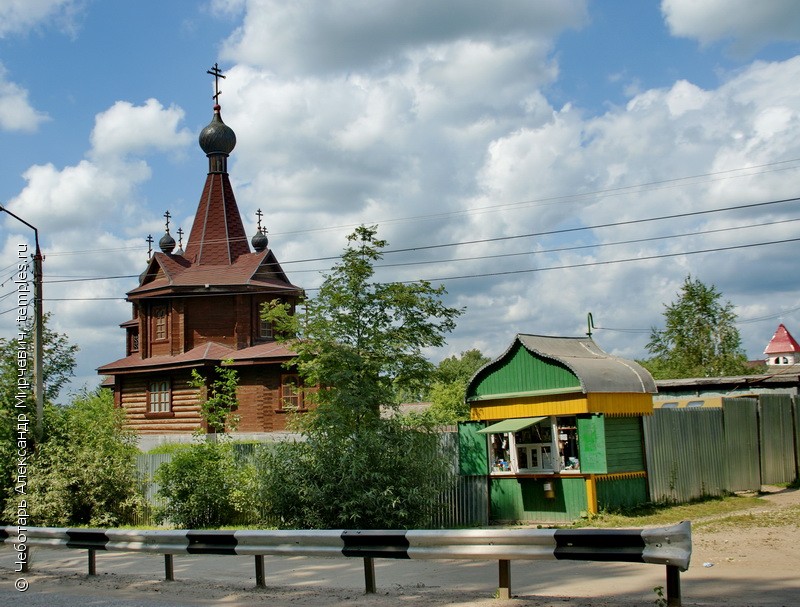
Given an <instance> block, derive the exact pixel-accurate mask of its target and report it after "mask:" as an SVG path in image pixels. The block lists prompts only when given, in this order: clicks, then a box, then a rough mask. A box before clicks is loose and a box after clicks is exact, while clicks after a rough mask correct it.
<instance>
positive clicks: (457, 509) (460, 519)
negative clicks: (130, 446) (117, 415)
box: [132, 432, 489, 529]
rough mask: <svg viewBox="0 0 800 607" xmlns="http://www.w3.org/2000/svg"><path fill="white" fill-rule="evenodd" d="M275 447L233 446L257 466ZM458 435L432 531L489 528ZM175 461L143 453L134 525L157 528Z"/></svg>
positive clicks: (451, 437)
mask: <svg viewBox="0 0 800 607" xmlns="http://www.w3.org/2000/svg"><path fill="white" fill-rule="evenodd" d="M273 444H274V443H269V442H265V443H233V447H234V450H235V453H236V458H237V460H240V461H242V462H251V463H254V462H256V460H257V459H258V457H257V455H258V452H259V450H261V449H269V448H271V446H272V445H273ZM457 444H458V434H457V433H455V432H442V433H441V434H440V448H441V454H440V456H441V457H442V458H445V460H446V461H447V462H448V464H449V465H448V466H447V470H445V471H444V472H443V473H444V474H447V475H448V476H449V477H450V480H451V484H450V487H449V488H448V489H447V490H446V491H444V492H443V493H442V494H441V495H440V498H439V500H438V503H436V504H431V513H430V517H431V518H430V525H429V527H430V528H431V529H453V528H459V527H481V526H486V525H488V524H489V511H488V504H489V492H488V491H489V490H488V484H487V480H486V476H459V474H458V449H457ZM169 461H172V454H171V453H143V454H140V455H138V456H137V467H138V471H139V478H140V482H141V483H142V486H141V491H142V494H143V495H144V498H145V507H144V508H142V509H141V510H140V512H139V513H138V514H137V515H136V518H135V520H134V521H132V524H133V525H135V526H151V525H154V524H156V520H155V515H156V512H157V510H158V508H159V507H162V506H164V505H165V503H164V500H163V499H162V498H161V497H160V496H159V495H158V489H159V486H158V482H157V481H156V479H155V473H156V470H158V468H159V466H161V464H163V463H165V462H169ZM259 522H260V523H261V524H263V525H265V526H267V527H277V526H278V521H277V520H270V518H269V516H268V515H267V513H266V511H262V512H260V513H259Z"/></svg>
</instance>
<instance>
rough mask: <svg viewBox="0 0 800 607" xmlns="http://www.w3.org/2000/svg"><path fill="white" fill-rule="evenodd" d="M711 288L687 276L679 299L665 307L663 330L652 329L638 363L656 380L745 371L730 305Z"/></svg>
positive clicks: (745, 366) (733, 313)
mask: <svg viewBox="0 0 800 607" xmlns="http://www.w3.org/2000/svg"><path fill="white" fill-rule="evenodd" d="M721 298H722V295H721V293H719V291H717V290H716V288H715V287H714V286H713V285H712V286H707V285H705V284H703V283H702V282H700V281H699V280H697V279H692V277H691V276H687V277H686V279H685V280H684V282H683V286H682V287H681V291H680V294H679V296H678V299H677V300H676V301H675V302H673V303H671V304H669V305H666V306H665V308H666V309H665V311H664V321H665V327H664V329H663V330H658V329H656V328H655V327H653V328H652V330H651V333H650V341H649V342H648V344H647V350H648V352H650V354H652V355H653V356H652V358H650V359H648V360H645V361H642V364H643V365H644V366H645V367H646V368H647V369H648V370H649V371H650V372H651V373H652V374H653V376H654V377H655V378H656V379H678V378H683V377H715V376H722V375H740V374H744V373H748V372H749V370H748V368H747V365H746V363H747V357H746V356H745V354H744V351H743V350H742V344H741V337H740V336H739V330H738V329H737V328H736V324H735V323H736V313H735V312H734V311H733V304H732V303H730V302H723V301H721Z"/></svg>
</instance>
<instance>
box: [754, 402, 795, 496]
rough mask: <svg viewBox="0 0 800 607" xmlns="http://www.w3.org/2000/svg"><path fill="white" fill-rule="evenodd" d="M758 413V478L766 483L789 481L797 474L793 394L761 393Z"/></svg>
mask: <svg viewBox="0 0 800 607" xmlns="http://www.w3.org/2000/svg"><path fill="white" fill-rule="evenodd" d="M758 415H759V431H760V439H761V482H762V483H764V484H765V485H774V484H777V483H790V482H792V481H793V480H794V479H795V478H797V474H796V470H795V462H794V457H795V448H794V423H793V420H792V397H791V396H790V395H788V394H760V395H759V398H758Z"/></svg>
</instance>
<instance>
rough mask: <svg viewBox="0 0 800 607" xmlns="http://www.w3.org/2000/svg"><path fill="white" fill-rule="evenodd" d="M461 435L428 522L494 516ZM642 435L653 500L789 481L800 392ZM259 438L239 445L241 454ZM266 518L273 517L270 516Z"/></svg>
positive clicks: (142, 521) (666, 421)
mask: <svg viewBox="0 0 800 607" xmlns="http://www.w3.org/2000/svg"><path fill="white" fill-rule="evenodd" d="M457 440H458V437H457V434H456V433H455V432H444V433H442V434H441V445H442V450H443V453H445V454H447V455H446V457H448V458H451V467H450V468H451V471H452V472H454V474H452V477H453V484H452V485H451V487H450V488H449V489H448V490H447V491H445V492H444V493H443V494H442V495H441V497H440V503H439V504H437V505H436V506H435V507H432V509H431V523H430V527H431V528H434V529H437V528H457V527H476V526H486V525H488V524H489V511H488V504H489V485H488V482H487V480H488V479H487V477H486V476H480V475H475V476H473V475H459V474H458V470H459V466H458V449H456V448H455V446H456V443H457ZM644 441H645V452H646V457H647V473H648V482H649V489H650V500H651V501H653V502H677V503H682V502H688V501H691V500H693V499H697V498H701V497H705V496H713V495H722V494H724V493H728V492H733V491H758V490H759V489H760V488H761V485H762V484H776V483H788V482H791V481H793V480H794V479H795V478H797V477H798V462H799V461H800V419H798V404H797V397H795V398H793V397H791V396H789V395H781V394H778V395H775V394H762V395H759V397H758V398H725V399H723V400H722V407H698V408H694V409H686V408H680V409H656V410H655V411H654V414H653V415H651V416H645V418H644ZM257 448H261V445H253V444H239V445H236V449H237V455H238V456H239V457H241V458H243V459H251V458H253V457H254V456H255V451H256V449H257ZM171 459H172V456H171V455H170V454H143V455H140V456H139V458H138V466H139V472H140V474H141V478H142V482H143V488H142V489H143V492H144V495H145V497H146V500H147V504H148V505H147V507H146V508H145V509H144V511H143V512H142V514H141V515H140V517H139V520H136V521H134V524H135V525H137V526H142V525H151V524H153V523H154V519H153V515H154V513H155V510H156V508H157V507H158V506H160V505H162V504H161V503H160V501H159V497H158V495H157V492H158V486H157V484H156V483H155V480H154V478H153V475H154V474H155V471H156V470H157V469H158V466H160V465H161V464H162V463H163V462H165V461H170V460H171ZM267 524H269V521H267Z"/></svg>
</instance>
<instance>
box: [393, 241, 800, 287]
mask: <svg viewBox="0 0 800 607" xmlns="http://www.w3.org/2000/svg"><path fill="white" fill-rule="evenodd" d="M789 242H800V238H788V239H786V240H774V241H771V242H757V243H751V244H745V245H733V246H729V247H717V248H713V249H701V250H698V251H682V252H679V253H662V254H659V255H648V256H645V257H628V258H625V259H611V260H607V261H590V262H586V263H576V264H568V265H563V266H550V267H547V268H528V269H524V270H506V271H503V272H486V273H484V274H465V275H463V276H445V277H438V278H426V279H424V280H425V281H426V282H445V281H448V280H461V279H465V278H491V277H494V276H511V275H514V274H529V273H531V272H548V271H551V270H571V269H575V268H590V267H594V266H605V265H612V264H616V263H629V262H633V261H652V260H654V259H667V258H670V257H681V256H684V255H699V254H701V253H718V252H720V251H733V250H736V249H748V248H753V247H763V246H769V245H774V244H785V243H789ZM402 282H403V284H408V283H413V282H417V281H416V280H409V281H402Z"/></svg>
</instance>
